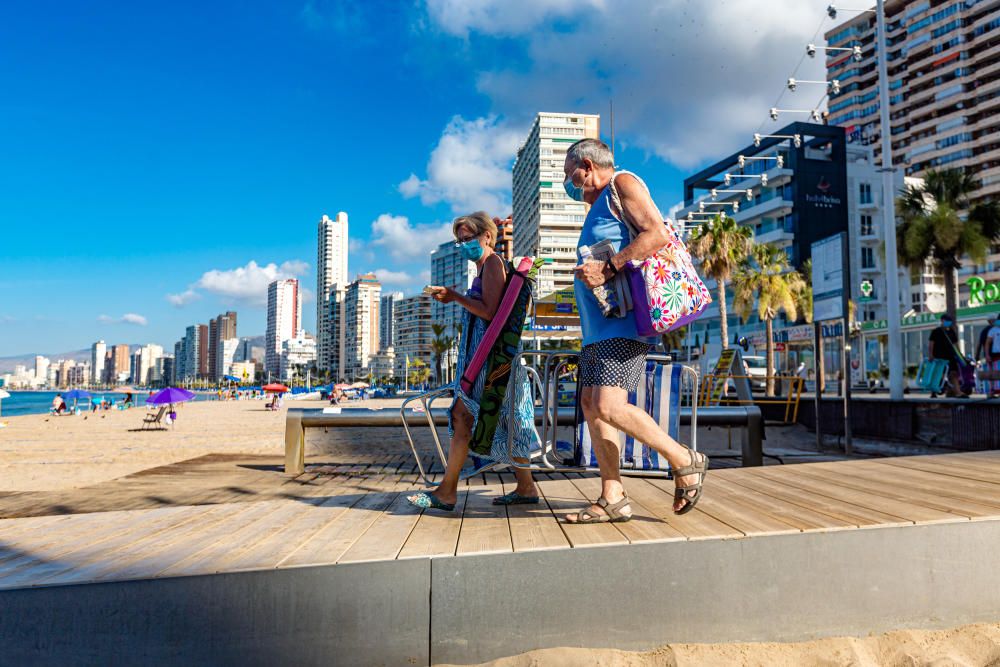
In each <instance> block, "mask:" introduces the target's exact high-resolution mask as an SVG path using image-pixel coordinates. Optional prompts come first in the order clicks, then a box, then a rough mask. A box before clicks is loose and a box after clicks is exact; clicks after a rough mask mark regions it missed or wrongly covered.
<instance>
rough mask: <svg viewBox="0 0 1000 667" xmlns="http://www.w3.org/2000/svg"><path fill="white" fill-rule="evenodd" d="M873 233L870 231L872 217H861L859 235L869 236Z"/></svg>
mask: <svg viewBox="0 0 1000 667" xmlns="http://www.w3.org/2000/svg"><path fill="white" fill-rule="evenodd" d="M873 233H874V232H873V231H872V217H871V216H870V215H863V216H861V235H862V236H871V235H872V234H873Z"/></svg>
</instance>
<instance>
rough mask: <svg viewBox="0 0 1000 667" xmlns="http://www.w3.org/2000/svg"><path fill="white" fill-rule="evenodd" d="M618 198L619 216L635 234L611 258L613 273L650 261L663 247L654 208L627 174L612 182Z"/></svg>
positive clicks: (662, 229)
mask: <svg viewBox="0 0 1000 667" xmlns="http://www.w3.org/2000/svg"><path fill="white" fill-rule="evenodd" d="M615 188H616V189H617V190H618V198H619V201H621V204H622V209H623V210H622V211H620V212H619V213H620V215H623V216H625V218H626V219H627V223H628V224H631V225H632V227H634V228H635V230H636V231H637V232H638V234H637V235H636V237H635V239H634V240H633V241H632V242H631V243H629V244H628V245H625V246H623V247H622V248H621V250H619V251H618V254H617V255H615V256H614V257H612V258H611V264H612V265H613V266H614V267H615V269H616V270H619V271H620V270H621V269H622V267H624V266H625V265H626V264H628V263H629V262H630V261H632V260H633V259H636V260H644V259H648V258H649V257H652V256H653V254H654V253H656V251H657V250H659V249H660V248H662V247H663V246H664V245H666V243H667V239H668V237H667V227H666V225H664V224H663V219H662V218H661V217H660V212H659V211H658V210H657V209H656V204H654V203H653V199H652V198H651V197H650V196H649V192H647V191H646V188H644V187H643V186H642V184H641V183H640V182H639V181H638V180H637V179H636V178H635V177H634V176H632V175H631V174H622V176H621V177H620V178H617V179H616V180H615Z"/></svg>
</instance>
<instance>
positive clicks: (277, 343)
mask: <svg viewBox="0 0 1000 667" xmlns="http://www.w3.org/2000/svg"><path fill="white" fill-rule="evenodd" d="M301 323H302V293H301V292H300V291H299V281H298V280H296V279H295V278H288V279H285V280H275V281H274V282H273V283H271V284H270V285H268V286H267V329H266V332H265V334H264V372H265V373H270V374H271V375H273V376H274V377H280V375H281V344H282V343H284V342H285V341H286V340H288V339H289V338H292V337H294V336H295V334H296V333H297V332H298V330H299V329H300V328H301Z"/></svg>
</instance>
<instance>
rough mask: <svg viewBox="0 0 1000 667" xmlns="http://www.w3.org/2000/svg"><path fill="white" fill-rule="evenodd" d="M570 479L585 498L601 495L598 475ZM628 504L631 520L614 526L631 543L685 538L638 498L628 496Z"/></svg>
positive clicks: (671, 540) (672, 540) (670, 540)
mask: <svg viewBox="0 0 1000 667" xmlns="http://www.w3.org/2000/svg"><path fill="white" fill-rule="evenodd" d="M571 481H572V482H573V484H575V485H576V487H577V488H578V489H580V492H581V493H583V495H584V496H586V497H587V498H599V497H600V496H601V478H600V477H593V476H586V477H577V478H576V479H572V480H571ZM629 504H630V505H631V506H632V520H631V521H626V522H624V523H616V524H615V527H616V528H617V529H618V530H619V531H621V533H622V535H624V536H625V537H626V538H627V539H628V541H629V542H631V543H633V544H634V543H636V542H674V541H678V540H686V539H687V538H686V537H685V536H684V534H683V533H681V532H680V531H679V530H677V529H676V528H674V527H673V526H671V525H670V524H669V523H667V522H665V521H663V520H662V519H660V518H659V517H657V516H656V513H655V512H653V511H652V510H650V509H647V508H646V507H645V506H644V505H643V504H642V503H641V502H640V501H639V499H638V498H633V497H631V496H629Z"/></svg>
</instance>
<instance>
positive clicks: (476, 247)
mask: <svg viewBox="0 0 1000 667" xmlns="http://www.w3.org/2000/svg"><path fill="white" fill-rule="evenodd" d="M455 245H456V246H458V249H459V250H460V251H461V253H462V256H463V257H465V258H466V259H467V260H469V261H470V262H478V261H479V259H480V258H481V257H482V256H483V246H482V245H481V244H480V243H479V239H469V240H468V241H464V242H463V241H459V242H458V243H456V244H455Z"/></svg>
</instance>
